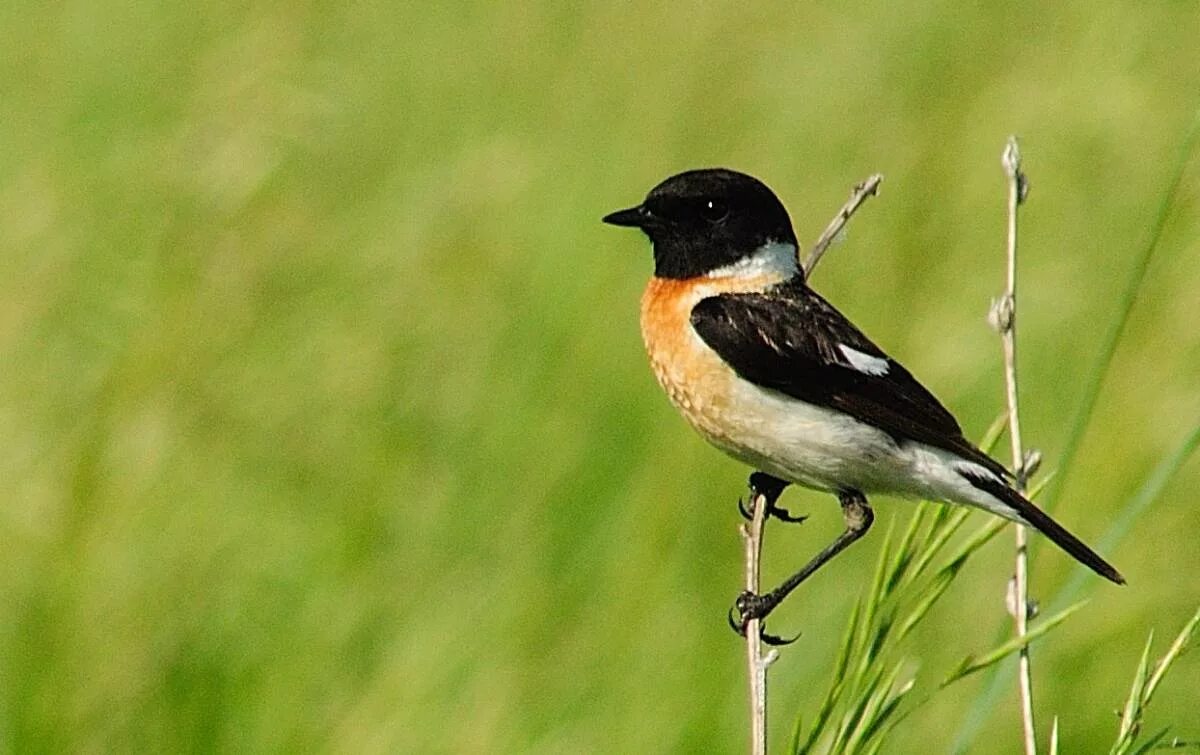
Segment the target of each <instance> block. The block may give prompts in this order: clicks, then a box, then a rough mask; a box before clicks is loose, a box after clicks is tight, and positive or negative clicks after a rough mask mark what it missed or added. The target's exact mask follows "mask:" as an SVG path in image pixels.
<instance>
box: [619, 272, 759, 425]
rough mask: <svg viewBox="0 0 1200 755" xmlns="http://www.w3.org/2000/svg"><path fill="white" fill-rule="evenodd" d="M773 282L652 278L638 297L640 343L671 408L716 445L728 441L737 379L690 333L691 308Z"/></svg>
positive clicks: (711, 351)
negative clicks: (720, 296)
mask: <svg viewBox="0 0 1200 755" xmlns="http://www.w3.org/2000/svg"><path fill="white" fill-rule="evenodd" d="M776 282H778V279H777V278H775V277H768V276H755V277H752V278H747V277H729V278H692V279H689V280H671V279H666V278H652V279H651V280H650V283H649V285H647V286H646V290H645V292H644V293H643V294H642V317H641V321H642V340H643V341H644V342H645V344H646V352H647V353H648V354H649V356H650V366H651V367H652V368H653V370H654V376H655V377H656V378H657V379H658V382H659V384H660V385H662V387H663V390H665V391H666V392H667V396H669V397H670V399H671V403H672V404H674V405H675V406H676V408H678V409H679V411H680V412H681V413H682V414H683V416H684V417H685V418H686V419H687V420H688V422H690V423H691V425H692V426H693V427H695V428H696V430H698V431H699V432H700V434H701V435H704V436H705V437H706V438H708V440H710V441H711V442H713V443H715V444H717V445H718V446H728V445H729V442H730V441H731V440H733V439H731V438H729V437H728V434H729V431H730V430H731V424H732V425H736V424H737V422H736V421H734V422H732V423H731V422H730V419H731V418H730V413H731V411H732V412H736V411H737V409H736V407H733V406H731V404H732V401H733V393H734V391H733V383H734V380H736V379H737V377H736V374H735V373H734V371H733V370H732V368H730V367H729V366H728V365H726V364H725V362H724V361H722V359H721V358H720V357H719V356H717V353H716V352H714V351H713V350H712V349H710V348H709V347H708V346H707V345H706V344H705V343H704V341H703V340H701V338H700V336H699V335H697V334H696V331H695V330H693V329H692V324H691V314H692V308H693V307H695V306H696V304H697V303H698V302H699V301H700V300H701V299H706V298H708V297H710V296H716V295H718V294H723V293H734V292H746V291H761V290H762V289H763V288H765V287H766V286H768V285H771V284H773V283H776Z"/></svg>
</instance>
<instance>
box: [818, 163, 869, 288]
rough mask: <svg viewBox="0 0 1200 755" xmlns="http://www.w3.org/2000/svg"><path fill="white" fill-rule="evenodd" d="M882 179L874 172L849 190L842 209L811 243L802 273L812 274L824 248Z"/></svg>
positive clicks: (831, 241) (827, 246) (830, 242)
mask: <svg viewBox="0 0 1200 755" xmlns="http://www.w3.org/2000/svg"><path fill="white" fill-rule="evenodd" d="M881 181H883V175H882V174H880V173H875V174H874V175H872V176H870V177H869V178H867V180H865V181H863V182H862V183H859V184H858V185H856V186H855V187H854V190H853V191H852V192H850V198H849V199H848V200H846V204H844V205H842V209H840V210H838V214H837V215H834V216H833V220H831V221H829V225H827V226H825V230H824V231H822V232H821V237H820V238H818V239H817V243H815V244H813V248H812V252H810V253H809V255H808V260H806V261H805V263H804V275H805V276H808V275H811V274H812V271H813V268H815V267H816V266H817V263H818V262H820V261H821V257H822V256H823V255H824V254H825V250H827V249H828V248H829V245H830V244H832V243H833V240H834V239H835V238H837V235H838V234H839V233H841V232H842V229H843V228H845V227H846V223H848V222H850V217H851V216H852V215H853V214H854V213H855V212H857V211H858V208H859V206H860V205H861V204H862V203H863V202H865V201H867V197H873V196H875V195H876V194H878V193H879V184H880V182H881Z"/></svg>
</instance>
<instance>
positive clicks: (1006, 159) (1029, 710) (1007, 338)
mask: <svg viewBox="0 0 1200 755" xmlns="http://www.w3.org/2000/svg"><path fill="white" fill-rule="evenodd" d="M1000 161H1001V164H1002V165H1003V166H1004V172H1005V174H1006V175H1007V176H1008V244H1007V249H1008V255H1007V256H1008V286H1007V289H1006V290H1005V292H1004V296H1003V297H1001V298H1000V299H999V300H997V301H996V302H995V303H994V304H993V306H992V313H991V314H992V324H993V325H994V326H995V327H996V329H997V330H998V331H999V332H1000V338H1001V340H1002V342H1003V344H1004V385H1005V392H1006V394H1007V399H1008V437H1009V440H1010V441H1011V444H1012V465H1013V472H1014V474H1015V475H1016V478H1017V479H1016V486H1017V490H1019V491H1021V492H1022V493H1024V492H1025V481H1026V478H1027V477H1028V475H1029V473H1030V471H1031V470H1030V469H1029V466H1031V465H1030V464H1027V463H1026V459H1025V452H1024V450H1023V448H1022V446H1021V421H1020V414H1019V412H1018V409H1017V329H1016V311H1017V304H1016V301H1017V207H1018V206H1020V204H1021V203H1022V202H1023V201H1024V200H1025V194H1026V191H1027V189H1028V184H1027V183H1026V179H1025V174H1024V173H1022V172H1021V153H1020V151H1019V150H1018V148H1017V139H1016V137H1015V136H1010V137H1009V138H1008V143H1007V144H1006V145H1005V147H1004V152H1003V154H1002V155H1001V158H1000ZM1008 597H1009V600H1008V605H1009V612H1010V613H1011V614H1012V617H1013V625H1014V629H1015V631H1016V635H1017V637H1018V638H1021V637H1024V636H1025V635H1026V634H1028V632H1029V627H1028V620H1029V554H1028V532H1027V531H1026V529H1025V527H1023V526H1020V525H1018V526H1017V527H1016V564H1015V567H1014V570H1013V578H1012V581H1011V582H1010V583H1009V595H1008ZM1017 662H1018V672H1017V677H1018V685H1019V687H1020V693H1021V728H1022V733H1023V740H1024V746H1025V753H1026V755H1036V754H1037V739H1036V735H1035V729H1034V720H1033V674H1032V670H1031V667H1030V661H1029V646H1028V645H1025V646H1024V647H1022V648H1021V651H1020V654H1019V656H1018V661H1017Z"/></svg>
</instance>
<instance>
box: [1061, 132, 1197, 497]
mask: <svg viewBox="0 0 1200 755" xmlns="http://www.w3.org/2000/svg"><path fill="white" fill-rule="evenodd" d="M1198 135H1200V109H1197V111H1196V114H1195V115H1194V116H1193V118H1192V125H1191V127H1190V128H1189V129H1188V131H1187V135H1186V136H1184V139H1183V144H1182V145H1181V146H1180V148H1179V156H1178V158H1176V160H1175V172H1174V174H1173V175H1172V176H1171V180H1170V182H1169V183H1168V184H1167V190H1166V193H1165V194H1164V195H1163V198H1162V201H1161V202H1159V205H1158V214H1157V215H1156V216H1155V218H1154V225H1153V226H1152V230H1151V231H1150V238H1149V241H1148V242H1147V244H1146V246H1145V248H1143V249H1142V252H1141V254H1140V255H1138V257H1137V259H1136V260H1134V263H1133V269H1132V270H1131V271H1130V273H1129V276H1128V277H1127V278H1126V283H1125V290H1124V291H1122V292H1121V296H1120V298H1119V299H1118V303H1117V311H1116V314H1115V316H1114V317H1113V321H1112V324H1110V325H1109V326H1108V332H1107V333H1106V334H1105V336H1104V341H1103V345H1102V346H1101V347H1100V353H1099V354H1098V355H1097V357H1096V363H1095V365H1093V367H1092V369H1091V370H1089V371H1088V373H1087V384H1086V385H1085V386H1084V389H1083V396H1082V398H1081V400H1080V403H1079V409H1078V410H1076V412H1075V418H1074V420H1073V421H1072V422H1071V431H1070V433H1069V434H1068V435H1067V441H1066V444H1065V445H1064V446H1063V454H1062V458H1061V460H1060V462H1059V469H1061V470H1063V473H1062V474H1061V475H1059V477H1058V480H1057V482H1056V483H1055V485H1054V487H1053V488H1052V489H1051V491H1050V494H1049V495H1048V496H1047V499H1046V504H1047V507H1048V508H1050V507H1053V505H1054V503H1055V502H1056V501H1057V500H1058V495H1059V493H1060V492H1062V488H1063V484H1064V483H1065V482H1066V479H1067V475H1068V474H1069V473H1070V471H1071V468H1072V467H1073V466H1074V465H1075V455H1076V454H1077V453H1079V447H1080V444H1081V443H1082V441H1083V435H1084V433H1085V432H1087V428H1088V425H1089V424H1091V421H1092V414H1093V412H1094V411H1095V409H1096V400H1097V399H1098V398H1099V397H1100V388H1101V387H1102V386H1103V385H1104V378H1105V377H1106V376H1107V375H1108V370H1109V367H1110V366H1111V365H1112V360H1113V357H1114V356H1115V355H1116V353H1117V346H1118V345H1119V344H1120V342H1121V336H1122V335H1123V334H1124V333H1125V325H1126V323H1128V322H1129V315H1130V312H1132V310H1133V304H1134V302H1135V301H1136V300H1137V295H1138V292H1139V291H1140V290H1141V288H1142V281H1143V280H1145V278H1146V270H1147V269H1148V268H1149V267H1150V262H1151V260H1152V259H1153V258H1154V252H1155V251H1157V249H1158V242H1159V241H1160V240H1161V239H1162V235H1163V229H1164V228H1166V225H1167V218H1169V217H1170V215H1171V210H1172V208H1174V206H1175V199H1176V196H1177V195H1178V194H1179V188H1180V186H1181V185H1182V184H1183V177H1184V175H1185V174H1186V172H1187V167H1188V163H1189V158H1190V157H1191V154H1192V149H1193V148H1194V147H1195V145H1196V138H1197V136H1198Z"/></svg>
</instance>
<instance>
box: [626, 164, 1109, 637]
mask: <svg viewBox="0 0 1200 755" xmlns="http://www.w3.org/2000/svg"><path fill="white" fill-rule="evenodd" d="M603 222H605V223H608V224H610V225H615V226H623V227H629V228H636V229H640V230H641V231H642V232H643V233H644V234H645V235H646V236H647V237H649V240H650V243H651V247H652V252H653V258H654V274H653V277H651V279H650V281H649V283H648V284H647V286H646V288H645V291H644V293H643V295H642V299H641V316H640V320H641V334H642V340H643V342H644V344H645V347H646V351H647V354H648V355H649V359H650V364H651V367H652V368H653V372H654V375H655V377H656V378H657V380H658V382H659V384H660V385H661V386H662V388H663V390H664V391H665V392H666V394H667V396H668V398H669V399H670V401H671V403H672V404H674V406H675V408H676V409H678V410H679V412H680V413H681V414H682V415H683V417H684V418H685V419H686V420H687V422H688V423H689V424H690V425H691V426H692V427H693V428H694V429H695V430H696V431H697V432H698V433H699V434H700V435H701V436H702V437H703V438H704V439H705V440H707V441H708V442H709V443H711V444H712V445H713V446H715V447H716V448H718V449H720V450H721V451H724V452H725V453H726V454H728V455H729V456H732V457H733V458H734V459H737V460H739V461H741V462H743V463H745V464H747V465H749V466H750V467H752V468H753V469H754V470H755V471H754V473H753V474H751V476H750V487H751V490H752V493H753V494H754V495H752V496H751V500H754V499H755V495H762V496H763V497H764V498H765V500H766V502H767V506H768V508H767V513H768V514H773V515H775V516H777V517H779V518H781V519H788V520H790V521H796V520H799V519H802V517H791V516H790V515H788V514H787V512H786V510H785V509H780V508H778V507H777V506H776V505H775V503H776V501H777V500H778V498H779V496H780V495H781V494H782V492H783V490H784V488H786V487H787V486H788V485H790V484H796V485H800V486H803V487H806V488H811V489H815V490H818V491H826V492H829V493H832V494H834V495H836V496H837V498H838V501H839V503H840V505H841V509H842V514H843V519H844V522H845V529H844V530H843V532H842V533H841V534H840V535H839V536H838V537H837V539H835V540H834V541H833V543H831V544H830V545H829V546H827V547H826V548H825V549H823V550H822V551H821V552H820V553H818V554H817V555H816V556H815V557H814V558H813V559H812V560H810V561H809V562H808V563H807V564H805V565H804V567H803V568H801V569H800V570H799V571H797V572H796V573H795V574H793V575H792V576H791V577H789V578H788V579H787V580H785V581H784V582H783V583H782V584H780V585H779V587H777V588H776V589H774V590H771V591H769V592H765V593H763V594H754V593H750V592H748V591H747V592H743V593H742V594H741V595H739V596H738V598H737V601H736V602H735V604H734V611H736V613H737V614H738V615H739V616H738V620H737V621H734V620H733V619H732V616H733V614H732V613H731V622H730V623H731V624H733V626H734V628H735V629H736V630H738V631H739V632H741V633H743V634H744V632H745V627H746V625H747V623H748V622H749V621H750V620H752V619H760V620H761V619H765V618H766V616H767V614H769V613H770V612H771V611H772V610H774V609H775V607H776V606H777V605H778V604H779V603H780V602H781V601H782V600H783V599H784V598H786V597H787V595H788V594H789V593H791V592H792V590H794V589H795V588H796V587H797V586H798V585H799V584H800V583H802V582H803V581H804V580H806V579H807V578H808V577H809V576H811V575H812V574H813V573H814V572H816V571H817V570H818V569H819V568H820V567H822V566H823V565H825V564H826V563H828V562H829V561H830V560H831V559H832V558H833V557H834V556H836V555H837V554H838V553H840V552H841V551H843V550H844V549H845V548H846V547H847V546H849V545H850V544H851V543H853V542H855V541H857V540H858V539H859V538H861V537H862V536H863V535H865V534H866V532H867V531H868V530H869V529H870V527H871V523H872V522H873V521H874V512H873V510H872V509H871V506H870V504H869V503H868V500H867V496H868V495H873V494H890V495H896V496H899V497H903V498H915V499H923V500H932V501H940V502H944V503H952V504H962V505H967V506H973V507H976V508H979V509H983V510H984V511H987V512H990V513H992V514H995V515H997V516H1000V517H1003V518H1005V519H1007V520H1010V521H1013V522H1016V523H1017V524H1020V525H1024V526H1027V527H1032V528H1033V529H1035V530H1037V531H1038V532H1040V533H1041V534H1043V535H1044V536H1046V537H1047V538H1049V539H1050V540H1051V541H1053V542H1054V543H1055V544H1056V545H1057V546H1059V547H1060V548H1062V549H1063V550H1064V551H1066V552H1067V553H1068V554H1070V555H1071V556H1072V557H1074V558H1075V559H1076V560H1078V561H1080V562H1081V563H1083V564H1084V565H1086V566H1087V567H1089V568H1090V569H1092V570H1093V571H1094V572H1096V573H1097V574H1099V575H1100V576H1102V577H1104V578H1105V579H1108V580H1110V581H1112V582H1114V583H1117V584H1124V583H1125V579H1124V577H1122V576H1121V574H1120V572H1118V571H1117V570H1116V569H1115V568H1114V567H1113V566H1112V565H1111V564H1109V563H1108V562H1107V561H1105V560H1104V559H1103V558H1102V557H1101V556H1099V555H1098V554H1097V553H1096V552H1095V551H1093V550H1092V549H1091V548H1089V547H1088V546H1087V545H1085V544H1084V543H1083V542H1082V541H1081V540H1079V539H1078V538H1077V537H1075V536H1074V535H1073V534H1071V533H1070V532H1068V531H1067V530H1066V528H1064V527H1063V526H1062V525H1060V524H1059V523H1058V522H1056V521H1055V520H1054V519H1052V518H1050V516H1049V515H1047V514H1046V513H1045V512H1043V511H1042V510H1041V509H1039V508H1038V507H1037V506H1035V505H1034V504H1033V503H1032V502H1030V501H1029V500H1028V499H1027V498H1026V497H1025V496H1024V495H1022V493H1021V492H1020V491H1018V490H1017V489H1016V485H1015V478H1014V475H1013V474H1012V473H1011V472H1009V470H1008V469H1006V468H1005V467H1004V466H1003V465H1002V464H1000V463H999V462H997V461H995V460H994V459H992V458H991V457H990V456H988V455H987V454H985V453H984V452H983V451H981V450H980V449H979V448H978V447H977V446H975V445H974V444H972V443H971V442H970V441H969V440H967V439H966V437H964V435H963V431H962V428H961V427H960V426H959V423H958V421H957V420H956V419H955V418H954V416H953V415H952V414H951V413H950V412H949V411H948V410H947V409H946V408H945V407H944V406H943V405H942V403H941V402H939V401H938V399H937V398H935V397H934V395H933V394H932V393H931V392H930V391H929V390H928V389H927V388H925V387H924V386H923V385H922V384H921V383H920V382H918V380H917V379H916V378H915V377H913V375H912V373H910V372H909V371H908V370H907V369H906V368H905V367H904V366H903V365H901V364H900V363H899V362H897V361H896V360H895V359H893V358H892V357H890V356H888V354H886V353H885V352H884V351H883V350H882V349H881V348H880V347H879V346H877V345H876V344H875V343H874V342H873V341H871V340H870V339H869V338H868V337H867V336H866V335H865V334H864V333H863V332H862V331H861V330H859V329H858V328H857V327H856V326H855V325H854V324H853V323H851V322H850V320H849V319H847V318H846V316H845V315H843V314H842V313H841V312H839V311H838V310H837V309H836V308H834V306H833V305H832V304H830V303H829V302H828V301H826V300H825V298H823V297H822V296H821V295H820V294H818V293H817V292H816V291H814V290H813V289H812V288H811V287H810V286H809V284H808V280H807V279H806V275H805V272H804V270H803V268H802V267H801V265H800V264H799V262H798V253H799V244H798V243H797V241H796V234H795V232H794V231H793V229H792V222H791V218H790V217H789V215H788V212H787V209H786V208H785V207H784V205H783V203H782V202H781V201H780V200H779V198H778V197H777V196H776V195H775V193H774V192H773V191H772V190H771V189H770V188H768V187H767V185H766V184H764V183H763V182H762V181H760V180H759V179H757V178H754V177H753V176H750V175H747V174H745V173H741V172H738V171H734V170H728V169H725V168H705V169H699V170H689V171H686V172H683V173H679V174H677V175H673V176H671V177H669V178H667V179H665V180H664V181H662V182H661V183H659V184H658V185H657V186H655V187H654V188H653V189H651V190H650V192H649V194H647V195H646V198H645V199H644V200H643V201H642V202H641V203H640V204H638V205H636V206H634V207H630V208H628V209H624V210H618V211H617V212H613V213H610V214H608V215H606V216H604V218H603ZM760 626H761V625H760ZM766 637H769V636H767V635H764V638H766ZM771 639H774V640H776V641H778V638H771Z"/></svg>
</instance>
